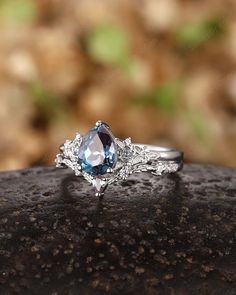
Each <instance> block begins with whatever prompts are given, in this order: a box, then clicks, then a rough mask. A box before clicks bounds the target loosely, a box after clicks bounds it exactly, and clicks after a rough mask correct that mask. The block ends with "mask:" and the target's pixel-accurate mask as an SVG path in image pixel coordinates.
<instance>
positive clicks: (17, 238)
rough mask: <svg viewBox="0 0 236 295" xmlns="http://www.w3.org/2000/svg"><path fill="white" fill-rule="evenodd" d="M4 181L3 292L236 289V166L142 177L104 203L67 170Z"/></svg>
mask: <svg viewBox="0 0 236 295" xmlns="http://www.w3.org/2000/svg"><path fill="white" fill-rule="evenodd" d="M0 183H1V185H0V294H4V295H5V294H6V295H7V294H8V295H12V294H24V295H28V294H30V295H34V294H44V295H47V294H50V295H64V294H65V295H67V294H68V295H74V294H82V295H83V294H86V295H87V294H89V295H90V294H97V295H100V294H170V295H174V294H178V295H179V294H181V295H184V294H191V295H193V294H204V295H205V294H207V295H208V294H214V295H217V294H219V295H222V294H224V295H233V294H236V249H235V229H236V214H235V213H236V209H235V205H236V170H233V169H227V168H221V167H213V166H200V165H186V166H185V168H184V170H183V171H182V172H180V173H179V174H178V175H171V176H164V177H163V178H157V177H154V176H150V175H149V174H136V175H133V176H131V177H130V179H129V181H127V182H124V183H122V184H117V185H114V186H111V187H109V188H108V190H107V191H106V195H105V197H104V198H103V199H102V200H99V199H97V198H96V197H94V194H93V191H92V189H91V187H90V186H89V184H87V182H86V181H84V180H83V179H82V178H75V177H74V176H73V175H72V174H71V172H70V171H69V170H67V169H65V170H56V169H55V168H52V167H48V168H34V169H30V170H22V171H19V172H18V171H17V172H9V173H1V174H0Z"/></svg>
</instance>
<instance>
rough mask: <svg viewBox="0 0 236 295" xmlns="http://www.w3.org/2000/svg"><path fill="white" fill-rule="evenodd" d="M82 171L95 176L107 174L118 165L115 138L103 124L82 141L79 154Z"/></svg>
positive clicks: (92, 130)
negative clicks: (109, 169)
mask: <svg viewBox="0 0 236 295" xmlns="http://www.w3.org/2000/svg"><path fill="white" fill-rule="evenodd" d="M78 162H79V164H80V165H81V167H82V169H83V170H84V171H85V172H87V173H89V174H90V175H93V176H99V175H103V174H105V173H107V170H108V168H114V167H115V165H116V163H117V147H116V144H115V141H114V136H113V135H112V133H111V132H110V131H109V129H108V128H107V127H106V125H104V124H101V125H100V126H98V127H95V128H93V129H91V130H90V131H89V132H88V133H87V134H86V135H85V136H84V137H83V140H82V143H81V145H80V148H79V153H78Z"/></svg>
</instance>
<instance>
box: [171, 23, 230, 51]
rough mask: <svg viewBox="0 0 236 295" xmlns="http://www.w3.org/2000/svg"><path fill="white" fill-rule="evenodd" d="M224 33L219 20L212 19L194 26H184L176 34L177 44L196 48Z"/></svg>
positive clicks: (222, 25)
mask: <svg viewBox="0 0 236 295" xmlns="http://www.w3.org/2000/svg"><path fill="white" fill-rule="evenodd" d="M223 32H224V22H223V20H222V19H221V18H213V19H210V20H206V21H203V22H201V23H196V24H186V25H184V26H182V27H181V28H179V29H178V30H177V32H176V37H177V40H178V42H179V43H180V44H181V45H182V46H184V47H187V48H194V47H198V46H200V45H202V44H204V43H206V42H208V41H209V40H211V39H212V38H215V37H218V36H219V35H221V33H223Z"/></svg>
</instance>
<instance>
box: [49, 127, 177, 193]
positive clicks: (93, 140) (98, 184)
mask: <svg viewBox="0 0 236 295" xmlns="http://www.w3.org/2000/svg"><path fill="white" fill-rule="evenodd" d="M60 151H61V152H60V153H59V154H58V155H57V156H56V159H55V162H56V166H57V167H59V168H63V167H69V168H71V169H72V170H73V171H74V172H75V175H76V176H79V175H82V176H83V177H84V178H85V179H86V180H87V181H88V182H89V183H90V184H92V186H93V188H94V189H95V194H96V196H101V195H103V194H104V191H105V189H106V187H107V185H110V184H112V183H114V182H117V181H121V180H126V179H127V178H128V177H129V176H130V175H131V174H133V173H135V172H151V173H153V174H155V175H162V174H164V173H170V172H175V171H177V170H178V169H179V165H178V164H177V163H176V162H174V161H162V160H161V159H160V154H159V153H158V152H156V151H155V152H152V151H150V150H148V149H147V147H146V146H139V145H135V144H132V141H131V138H127V139H125V140H123V141H122V140H120V139H118V138H115V137H114V136H113V134H112V133H111V131H110V128H109V126H108V125H107V124H105V123H103V122H101V121H98V122H97V123H96V125H95V127H94V128H92V129H91V130H90V131H89V132H88V133H87V134H86V135H84V136H81V135H80V134H79V133H77V134H76V136H75V138H74V139H73V140H66V142H65V143H64V144H63V145H62V146H61V147H60Z"/></svg>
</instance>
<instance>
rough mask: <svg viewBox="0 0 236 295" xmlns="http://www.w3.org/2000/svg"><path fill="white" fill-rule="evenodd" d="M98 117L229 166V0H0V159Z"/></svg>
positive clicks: (232, 95)
mask: <svg viewBox="0 0 236 295" xmlns="http://www.w3.org/2000/svg"><path fill="white" fill-rule="evenodd" d="M98 119H101V120H103V121H106V122H107V123H109V124H110V125H111V126H112V131H113V133H114V134H115V135H116V136H117V137H120V138H125V137H128V136H131V137H132V139H133V141H134V142H143V143H153V144H159V145H167V146H176V147H177V148H180V149H182V150H184V151H185V154H186V159H187V161H191V162H202V163H215V164H223V165H227V166H232V167H236V1H235V0H224V1H222V0H198V1H196V0H195V1H194V0H192V1H191V0H188V1H187V0H139V1H138V0H99V1H96V0H67V1H65V0H38V1H36V0H32V1H31V0H17V1H16V0H1V1H0V169H1V170H8V169H18V168H23V167H28V166H33V165H47V164H52V163H53V160H54V156H55V153H56V152H57V149H58V146H59V144H61V143H62V142H64V140H65V139H66V138H73V137H74V134H75V132H76V131H80V133H82V134H83V133H85V132H87V130H88V129H89V128H90V127H92V126H93V124H94V123H95V122H96V121H97V120H98Z"/></svg>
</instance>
